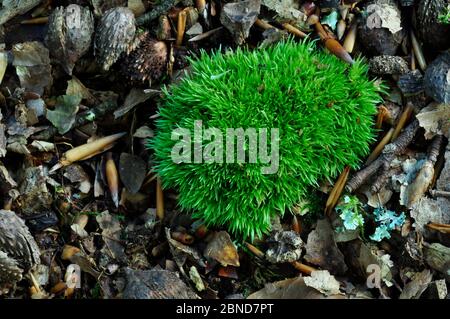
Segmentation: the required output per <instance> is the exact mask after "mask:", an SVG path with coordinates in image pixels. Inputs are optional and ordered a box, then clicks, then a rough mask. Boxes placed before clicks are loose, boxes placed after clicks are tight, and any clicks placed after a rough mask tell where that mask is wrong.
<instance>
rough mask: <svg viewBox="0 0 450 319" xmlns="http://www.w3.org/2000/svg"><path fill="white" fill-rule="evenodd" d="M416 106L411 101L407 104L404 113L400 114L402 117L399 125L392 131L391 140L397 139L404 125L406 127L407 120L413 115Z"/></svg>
mask: <svg viewBox="0 0 450 319" xmlns="http://www.w3.org/2000/svg"><path fill="white" fill-rule="evenodd" d="M413 110H414V108H413V106H412V104H411V103H408V104H407V105H406V108H405V110H404V111H403V113H402V115H400V118H399V119H398V122H397V125H396V126H395V130H394V132H393V133H392V138H391V141H393V140H395V139H396V138H397V137H398V135H399V134H400V132H401V130H402V129H403V127H405V124H406V122H407V121H408V120H409V118H410V117H411V114H412V112H413Z"/></svg>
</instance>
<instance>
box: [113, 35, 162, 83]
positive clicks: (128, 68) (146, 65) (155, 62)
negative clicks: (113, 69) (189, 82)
mask: <svg viewBox="0 0 450 319" xmlns="http://www.w3.org/2000/svg"><path fill="white" fill-rule="evenodd" d="M139 38H140V41H139V44H138V45H137V47H136V48H135V49H134V50H133V51H132V52H130V54H129V55H128V56H126V57H125V58H124V61H123V63H122V73H123V74H124V75H125V76H126V77H127V78H129V79H130V80H132V81H138V82H144V81H151V82H153V81H158V80H159V79H161V78H162V77H163V76H164V75H165V74H166V72H167V61H168V54H169V50H168V48H167V45H166V43H165V42H163V41H158V40H155V39H153V38H151V37H150V36H149V33H148V32H145V33H143V34H142V35H140V36H139Z"/></svg>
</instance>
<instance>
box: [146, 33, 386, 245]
mask: <svg viewBox="0 0 450 319" xmlns="http://www.w3.org/2000/svg"><path fill="white" fill-rule="evenodd" d="M191 64H192V65H191V66H192V71H191V72H190V73H189V74H187V75H186V77H185V78H183V79H182V80H181V82H179V83H177V84H176V85H172V86H170V87H168V88H165V89H164V97H163V99H162V102H161V105H160V110H159V113H160V117H159V118H158V119H157V121H156V126H157V131H156V135H155V137H154V138H153V139H151V140H150V141H149V145H150V148H151V149H152V150H153V151H154V163H155V165H156V166H155V169H156V171H157V173H158V174H159V175H160V177H161V179H162V182H163V186H164V187H171V188H175V189H176V190H178V191H179V205H180V206H181V207H182V208H184V209H187V210H189V211H191V212H192V213H193V214H194V215H195V217H198V218H201V219H202V220H204V221H205V222H206V223H207V224H208V225H214V226H226V227H227V228H228V229H229V230H230V231H232V232H234V233H235V234H236V235H237V236H240V237H252V238H253V237H254V236H260V235H261V234H262V233H265V232H267V231H268V230H269V229H270V220H271V217H272V216H274V215H275V214H283V213H284V212H285V211H286V210H289V209H292V208H293V207H294V205H295V204H296V203H298V202H299V201H300V200H302V199H303V198H305V196H306V195H307V193H308V191H310V190H311V188H312V187H314V186H317V185H318V182H319V181H320V180H323V179H327V178H332V177H335V176H336V175H337V174H338V173H339V172H340V171H342V169H343V168H344V167H345V166H346V165H349V166H351V167H356V166H357V165H358V163H359V161H360V159H361V157H362V156H364V155H366V154H367V153H368V151H369V143H370V142H371V141H373V137H374V129H373V124H374V123H373V115H374V114H375V113H376V104H377V103H378V102H379V101H380V96H379V90H380V89H379V88H377V87H376V86H375V84H374V83H373V81H369V80H368V78H367V67H366V66H365V65H364V64H363V63H362V62H361V61H357V62H356V63H355V64H353V65H348V64H345V63H344V62H341V61H340V60H338V59H337V58H336V57H334V56H332V55H331V54H328V53H326V52H324V51H321V50H319V49H317V48H316V47H315V45H314V44H313V43H312V42H306V41H305V42H303V43H296V42H294V41H292V40H288V41H285V42H281V43H278V44H276V45H274V46H272V47H270V48H267V49H264V50H263V49H259V50H254V51H250V50H245V49H238V50H236V51H235V52H228V53H219V52H217V53H213V54H211V55H208V54H206V53H203V54H202V55H201V56H200V57H199V58H198V59H196V60H193V61H191ZM196 121H197V123H199V122H198V121H202V122H201V124H202V127H203V132H204V131H205V129H207V128H216V129H219V130H220V131H221V132H223V134H224V136H223V141H224V143H225V133H226V130H227V129H228V128H243V129H244V130H246V129H249V128H253V129H255V131H256V132H257V134H259V132H261V130H260V129H261V128H266V129H267V130H268V134H267V136H268V151H269V152H268V153H269V154H270V150H275V148H276V147H275V146H276V144H277V143H278V148H279V152H278V154H279V158H278V160H279V163H278V166H277V167H276V172H275V173H272V174H268V173H267V172H266V173H264V171H263V170H262V169H261V168H264V167H266V168H267V167H269V166H270V163H266V162H263V161H262V160H261V157H259V153H258V158H257V161H256V163H249V161H250V155H249V154H247V156H246V162H245V163H236V162H235V163H226V156H227V154H228V153H229V152H228V153H227V152H226V148H225V146H224V148H223V157H224V163H204V159H203V163H194V155H193V153H194V149H195V148H194V142H195V141H194V134H193V133H194V124H195V123H196ZM177 128H178V130H177V131H175V132H178V133H179V132H181V131H180V129H184V131H186V130H188V131H189V132H190V133H192V138H191V141H190V143H188V144H191V145H189V146H192V157H191V158H192V162H191V163H185V162H184V163H175V162H174V160H173V157H172V156H171V154H172V152H173V150H174V146H175V148H176V149H177V146H179V145H180V144H179V143H180V141H181V138H182V137H183V136H180V134H178V133H173V132H174V131H173V130H175V129H177ZM273 128H276V129H278V137H277V136H276V134H275V133H274V134H270V132H271V129H273ZM177 134H178V135H177ZM177 136H179V138H180V139H177V138H174V137H177ZM258 136H259V135H258ZM214 137H216V136H214ZM273 137H274V138H275V140H273V143H272V144H271V143H270V142H271V141H272V140H271V139H272V138H273ZM211 140H212V141H215V142H220V140H219V141H218V140H217V139H216V138H211ZM185 141H186V140H185ZM236 141H237V140H236ZM258 141H259V139H258ZM197 142H198V141H197ZM209 143H211V141H208V140H204V139H203V141H202V146H206V145H208V144H209ZM185 144H186V143H185ZM216 145H217V144H216ZM236 145H237V146H236V147H237V148H239V144H238V143H237V142H236ZM186 146H187V145H186ZM240 147H241V150H244V151H248V149H249V148H251V143H250V140H249V139H247V140H246V142H245V143H243V144H241V145H240ZM257 147H259V145H257ZM178 150H179V147H178ZM237 151H238V150H236V152H237ZM258 151H259V148H258ZM186 154H187V153H184V155H186ZM211 154H212V156H215V155H218V154H217V153H216V152H212V153H211ZM219 155H220V154H219ZM272 155H273V154H272ZM273 162H275V159H274V160H273ZM272 164H276V163H272Z"/></svg>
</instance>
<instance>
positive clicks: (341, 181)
mask: <svg viewBox="0 0 450 319" xmlns="http://www.w3.org/2000/svg"><path fill="white" fill-rule="evenodd" d="M349 173H350V167H348V166H346V167H345V168H344V170H343V171H342V173H341V175H339V178H338V179H337V181H336V183H335V184H334V187H333V189H332V190H331V192H330V195H329V196H328V199H327V203H326V205H325V214H327V215H330V213H331V211H332V210H333V208H334V207H335V206H336V204H337V202H338V200H339V198H340V197H341V194H342V191H343V190H344V186H345V182H347V178H348V174H349Z"/></svg>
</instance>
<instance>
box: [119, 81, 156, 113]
mask: <svg viewBox="0 0 450 319" xmlns="http://www.w3.org/2000/svg"><path fill="white" fill-rule="evenodd" d="M157 94H159V91H157V90H141V89H136V88H132V89H131V91H130V93H128V95H127V97H126V98H125V102H124V103H123V105H122V106H121V107H119V108H118V109H117V110H115V111H114V118H116V119H117V118H119V117H121V116H124V115H125V114H127V113H128V112H130V111H131V110H132V109H133V108H134V107H135V106H136V105H138V104H141V103H144V102H145V101H147V100H148V99H149V98H151V97H152V96H155V95H157Z"/></svg>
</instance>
